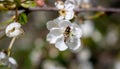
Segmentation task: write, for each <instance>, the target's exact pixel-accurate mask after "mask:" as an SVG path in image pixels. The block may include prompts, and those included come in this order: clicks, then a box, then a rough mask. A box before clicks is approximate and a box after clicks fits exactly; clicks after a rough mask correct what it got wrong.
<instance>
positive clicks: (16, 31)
mask: <svg viewBox="0 0 120 69" xmlns="http://www.w3.org/2000/svg"><path fill="white" fill-rule="evenodd" d="M22 34H23V30H22V29H15V30H14V31H13V32H9V33H7V34H6V35H7V36H8V37H18V36H20V35H22Z"/></svg>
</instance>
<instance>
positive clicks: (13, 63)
mask: <svg viewBox="0 0 120 69" xmlns="http://www.w3.org/2000/svg"><path fill="white" fill-rule="evenodd" d="M8 61H9V66H10V67H11V68H12V69H16V68H17V62H16V60H15V59H13V58H12V57H9V58H8Z"/></svg>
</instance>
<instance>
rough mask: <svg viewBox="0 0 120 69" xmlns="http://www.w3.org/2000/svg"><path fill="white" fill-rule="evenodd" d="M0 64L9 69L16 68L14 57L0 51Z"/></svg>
mask: <svg viewBox="0 0 120 69" xmlns="http://www.w3.org/2000/svg"><path fill="white" fill-rule="evenodd" d="M0 65H3V66H8V67H10V68H11V69H16V68H17V62H16V60H15V59H14V58H12V57H9V56H7V55H6V54H5V53H4V52H0Z"/></svg>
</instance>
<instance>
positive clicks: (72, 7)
mask: <svg viewBox="0 0 120 69" xmlns="http://www.w3.org/2000/svg"><path fill="white" fill-rule="evenodd" d="M74 8H75V5H74V4H73V3H72V2H66V3H65V9H66V10H69V11H72V10H73V9H74Z"/></svg>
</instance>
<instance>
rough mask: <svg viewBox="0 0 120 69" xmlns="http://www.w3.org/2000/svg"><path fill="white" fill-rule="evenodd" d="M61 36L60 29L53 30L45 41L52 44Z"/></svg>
mask: <svg viewBox="0 0 120 69" xmlns="http://www.w3.org/2000/svg"><path fill="white" fill-rule="evenodd" d="M61 35H62V32H61V29H59V28H58V29H53V30H51V31H50V33H49V34H48V35H47V41H49V42H50V43H51V44H54V43H55V42H56V40H57V39H58V38H60V37H61Z"/></svg>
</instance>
